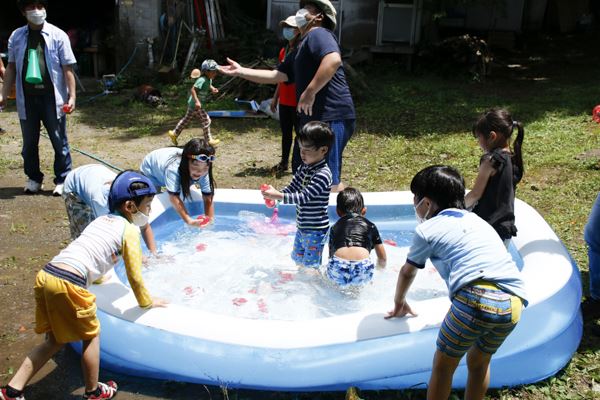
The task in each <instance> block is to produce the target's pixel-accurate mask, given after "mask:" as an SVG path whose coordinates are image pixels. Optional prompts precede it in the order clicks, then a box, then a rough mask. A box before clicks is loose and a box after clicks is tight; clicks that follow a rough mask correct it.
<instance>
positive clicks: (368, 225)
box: [329, 214, 382, 258]
mask: <svg viewBox="0 0 600 400" xmlns="http://www.w3.org/2000/svg"><path fill="white" fill-rule="evenodd" d="M381 243H382V242H381V237H380V236H379V231H378V230H377V227H376V226H375V224H374V223H372V222H371V221H369V220H368V219H366V218H365V217H363V216H362V215H358V214H347V215H344V216H343V217H341V218H340V219H339V220H338V221H337V222H336V223H335V225H333V226H332V227H331V232H330V233H329V257H330V258H331V257H332V256H333V255H334V254H335V252H336V251H337V249H339V248H341V247H364V248H365V249H367V250H368V251H369V252H370V251H371V250H373V247H375V245H377V244H381Z"/></svg>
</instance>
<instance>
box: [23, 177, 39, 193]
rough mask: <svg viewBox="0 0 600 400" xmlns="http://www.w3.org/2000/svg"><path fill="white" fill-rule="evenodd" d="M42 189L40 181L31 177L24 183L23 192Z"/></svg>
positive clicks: (34, 191) (33, 191)
mask: <svg viewBox="0 0 600 400" xmlns="http://www.w3.org/2000/svg"><path fill="white" fill-rule="evenodd" d="M40 190H42V183H41V182H36V181H34V180H33V179H27V183H26V184H25V193H31V194H33V193H37V192H39V191H40Z"/></svg>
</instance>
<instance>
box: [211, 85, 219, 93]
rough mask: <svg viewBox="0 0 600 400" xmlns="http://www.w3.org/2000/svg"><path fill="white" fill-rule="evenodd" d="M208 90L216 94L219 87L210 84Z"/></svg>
mask: <svg viewBox="0 0 600 400" xmlns="http://www.w3.org/2000/svg"><path fill="white" fill-rule="evenodd" d="M210 92H211V93H212V94H217V93H219V89H217V88H216V87H213V86H211V87H210Z"/></svg>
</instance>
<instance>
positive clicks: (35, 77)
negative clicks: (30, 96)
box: [25, 49, 42, 85]
mask: <svg viewBox="0 0 600 400" xmlns="http://www.w3.org/2000/svg"><path fill="white" fill-rule="evenodd" d="M27 58H28V61H27V74H26V75H25V82H27V83H31V84H32V85H37V84H39V83H42V73H41V72H40V62H39V61H38V54H37V50H36V49H29V54H28V55H27Z"/></svg>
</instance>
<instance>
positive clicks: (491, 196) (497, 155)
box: [465, 109, 525, 247]
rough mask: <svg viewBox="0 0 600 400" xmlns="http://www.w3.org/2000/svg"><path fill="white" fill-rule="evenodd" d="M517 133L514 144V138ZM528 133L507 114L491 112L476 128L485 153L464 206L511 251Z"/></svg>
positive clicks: (488, 112)
mask: <svg viewBox="0 0 600 400" xmlns="http://www.w3.org/2000/svg"><path fill="white" fill-rule="evenodd" d="M515 130H516V131H517V137H516V138H515V140H514V141H513V143H512V151H511V143H510V140H511V136H512V134H513V132H514V131H515ZM524 135H525V130H524V129H523V125H522V124H521V123H520V122H518V121H516V120H514V119H513V118H512V117H511V115H510V114H509V113H508V111H506V110H502V109H491V110H489V111H487V112H486V113H484V114H483V115H482V116H481V117H480V118H479V119H478V120H477V122H475V124H474V125H473V136H475V137H476V138H477V140H478V142H479V146H481V149H482V150H483V151H484V152H485V154H484V155H483V156H482V157H481V159H480V161H479V173H478V174H477V178H476V179H475V183H474V184H473V189H472V190H471V191H470V192H469V193H468V194H467V195H466V197H465V205H466V207H467V208H469V209H472V210H473V212H474V213H476V214H477V215H479V216H480V217H481V218H483V219H484V220H486V221H487V222H488V223H489V224H490V225H492V227H493V228H494V229H495V230H496V232H498V235H500V237H501V238H502V240H504V243H505V245H506V246H507V247H508V243H509V241H510V238H511V237H513V236H516V235H517V228H516V226H515V214H514V206H515V190H516V187H517V184H518V183H519V182H520V181H521V178H522V177H523V172H524V168H523V154H522V151H521V147H522V145H523V137H524Z"/></svg>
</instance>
